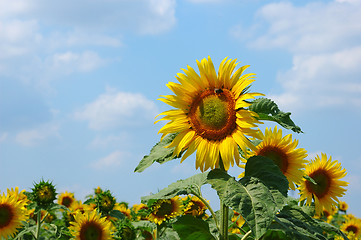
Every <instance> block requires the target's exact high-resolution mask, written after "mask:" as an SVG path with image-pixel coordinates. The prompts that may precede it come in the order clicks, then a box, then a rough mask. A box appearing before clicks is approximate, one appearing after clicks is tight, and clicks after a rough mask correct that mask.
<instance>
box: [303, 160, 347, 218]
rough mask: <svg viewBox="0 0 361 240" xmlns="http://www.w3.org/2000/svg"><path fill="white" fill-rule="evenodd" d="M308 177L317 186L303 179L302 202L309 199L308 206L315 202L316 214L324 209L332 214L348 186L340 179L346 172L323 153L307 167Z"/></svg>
mask: <svg viewBox="0 0 361 240" xmlns="http://www.w3.org/2000/svg"><path fill="white" fill-rule="evenodd" d="M305 173H306V175H308V176H309V177H311V178H312V179H313V180H314V181H315V182H316V184H313V183H312V182H311V181H308V180H306V179H303V180H302V182H301V185H300V187H299V190H300V194H301V197H300V201H303V200H305V199H307V202H306V203H307V204H308V205H309V204H311V201H312V199H314V201H315V208H316V214H320V213H321V212H322V209H323V207H324V208H325V209H326V210H327V211H329V212H331V211H332V207H336V206H337V203H338V197H342V196H343V195H344V194H345V192H346V189H345V188H343V187H346V186H347V185H348V183H347V182H345V181H340V180H339V179H341V178H343V177H344V176H346V170H345V169H342V167H341V164H340V163H339V162H338V161H337V160H335V161H332V160H331V157H330V158H329V159H327V155H326V154H324V153H321V158H320V156H319V155H317V156H316V158H315V159H314V160H312V162H311V163H310V164H309V165H308V166H306V170H305Z"/></svg>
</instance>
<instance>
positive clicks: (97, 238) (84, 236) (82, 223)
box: [69, 210, 114, 240]
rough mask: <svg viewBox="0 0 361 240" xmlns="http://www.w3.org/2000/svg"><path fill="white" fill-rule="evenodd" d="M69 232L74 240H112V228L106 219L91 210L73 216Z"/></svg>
mask: <svg viewBox="0 0 361 240" xmlns="http://www.w3.org/2000/svg"><path fill="white" fill-rule="evenodd" d="M74 219H75V220H74V222H71V223H70V224H71V226H70V227H69V230H70V232H71V234H72V235H73V236H74V237H75V239H76V240H109V239H112V234H113V232H114V227H113V225H112V223H111V222H110V221H108V220H107V219H106V217H101V216H100V214H99V213H98V212H97V211H96V210H93V211H91V212H85V213H81V212H78V213H77V214H76V215H75V218H74Z"/></svg>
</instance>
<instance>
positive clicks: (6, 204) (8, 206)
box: [0, 191, 28, 239]
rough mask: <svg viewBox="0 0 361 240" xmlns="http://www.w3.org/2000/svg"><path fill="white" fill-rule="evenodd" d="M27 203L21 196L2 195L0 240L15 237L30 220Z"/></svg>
mask: <svg viewBox="0 0 361 240" xmlns="http://www.w3.org/2000/svg"><path fill="white" fill-rule="evenodd" d="M25 204H26V203H25V202H24V201H22V200H21V199H19V195H18V194H15V193H14V192H11V191H10V192H9V191H8V194H7V195H5V193H3V194H2V195H0V238H5V239H8V237H14V235H15V234H16V232H17V231H18V228H20V227H21V226H22V225H23V224H22V223H21V222H22V221H26V219H27V218H28V211H27V209H26V208H25Z"/></svg>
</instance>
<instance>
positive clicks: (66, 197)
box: [58, 191, 76, 208]
mask: <svg viewBox="0 0 361 240" xmlns="http://www.w3.org/2000/svg"><path fill="white" fill-rule="evenodd" d="M75 201H76V200H75V198H74V193H69V192H68V191H65V192H63V193H61V194H60V195H59V197H58V203H59V204H60V205H63V206H65V207H67V208H70V206H71V205H72V204H73V203H74V202H75Z"/></svg>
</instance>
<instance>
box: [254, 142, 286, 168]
mask: <svg viewBox="0 0 361 240" xmlns="http://www.w3.org/2000/svg"><path fill="white" fill-rule="evenodd" d="M257 155H259V156H263V157H266V158H269V159H271V160H272V161H273V162H274V163H275V164H276V165H277V166H278V167H279V168H280V170H281V172H282V173H283V174H285V173H286V172H287V169H288V156H287V154H286V153H285V152H284V151H283V150H282V149H279V148H278V147H274V146H266V147H264V148H262V149H260V151H259V152H258V154H257Z"/></svg>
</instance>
